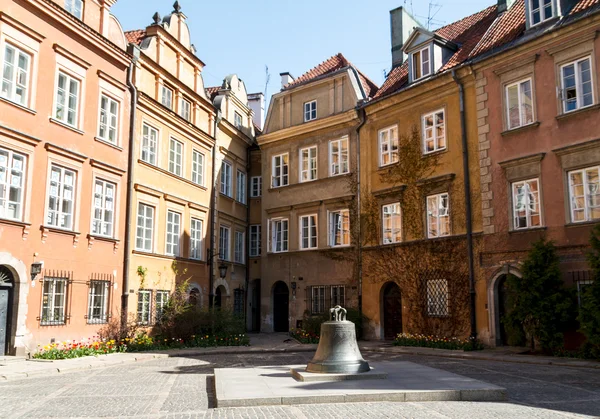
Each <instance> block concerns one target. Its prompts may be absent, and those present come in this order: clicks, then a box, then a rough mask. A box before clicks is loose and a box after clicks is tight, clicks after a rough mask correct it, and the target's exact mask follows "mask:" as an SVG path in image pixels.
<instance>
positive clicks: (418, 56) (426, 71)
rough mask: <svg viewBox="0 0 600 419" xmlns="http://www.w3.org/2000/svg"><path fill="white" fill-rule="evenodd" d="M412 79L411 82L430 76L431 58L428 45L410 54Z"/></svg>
mask: <svg viewBox="0 0 600 419" xmlns="http://www.w3.org/2000/svg"><path fill="white" fill-rule="evenodd" d="M411 55H412V60H411V63H412V78H413V81H415V80H419V79H421V78H423V77H427V76H429V75H430V74H431V57H430V48H429V45H428V46H426V47H425V48H423V49H420V50H419V51H416V52H413V53H412V54H411Z"/></svg>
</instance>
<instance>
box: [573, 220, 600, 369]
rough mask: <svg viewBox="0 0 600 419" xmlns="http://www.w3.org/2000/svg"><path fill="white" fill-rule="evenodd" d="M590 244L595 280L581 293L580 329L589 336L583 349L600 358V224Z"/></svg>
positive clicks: (590, 262)
mask: <svg viewBox="0 0 600 419" xmlns="http://www.w3.org/2000/svg"><path fill="white" fill-rule="evenodd" d="M590 245H591V247H592V250H591V251H590V252H589V253H588V257H587V260H588V263H589V265H590V268H592V272H593V275H592V279H593V280H594V282H592V284H590V285H588V286H587V287H586V288H585V291H584V292H583V294H582V295H581V307H580V310H579V317H578V320H579V325H580V329H579V330H580V331H581V333H583V334H584V335H585V337H586V338H587V342H586V344H585V345H584V347H583V348H582V350H583V351H584V352H585V353H586V354H587V355H588V356H589V357H590V358H595V359H600V225H596V227H594V229H593V230H592V235H591V238H590Z"/></svg>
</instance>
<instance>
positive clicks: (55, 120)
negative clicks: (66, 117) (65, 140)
mask: <svg viewBox="0 0 600 419" xmlns="http://www.w3.org/2000/svg"><path fill="white" fill-rule="evenodd" d="M50 122H52V123H53V124H56V125H60V126H61V127H64V128H67V129H70V130H71V131H74V132H76V133H77V134H79V135H85V132H83V131H81V130H80V129H78V128H75V127H73V126H71V125H69V124H65V123H64V122H62V121H59V120H58V119H54V118H52V117H51V118H50Z"/></svg>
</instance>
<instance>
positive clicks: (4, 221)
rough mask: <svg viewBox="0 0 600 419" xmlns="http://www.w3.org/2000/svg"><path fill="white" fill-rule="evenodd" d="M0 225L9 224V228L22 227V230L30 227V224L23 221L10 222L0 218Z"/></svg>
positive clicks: (7, 219) (8, 219)
mask: <svg viewBox="0 0 600 419" xmlns="http://www.w3.org/2000/svg"><path fill="white" fill-rule="evenodd" d="M0 224H9V225H11V226H15V227H22V228H26V227H31V224H30V223H25V222H23V221H17V220H11V219H10V218H0Z"/></svg>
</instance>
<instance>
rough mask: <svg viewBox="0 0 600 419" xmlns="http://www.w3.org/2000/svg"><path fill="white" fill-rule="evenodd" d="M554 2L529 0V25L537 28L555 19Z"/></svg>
mask: <svg viewBox="0 0 600 419" xmlns="http://www.w3.org/2000/svg"><path fill="white" fill-rule="evenodd" d="M554 14H555V13H554V0H529V25H530V26H535V25H538V24H540V23H542V22H545V21H546V20H548V19H551V18H553V17H554Z"/></svg>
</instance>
